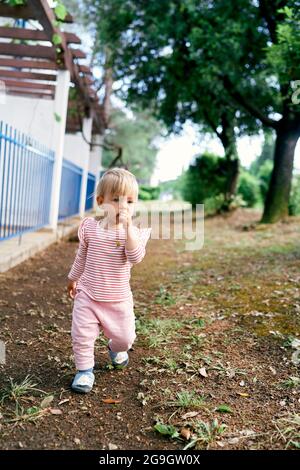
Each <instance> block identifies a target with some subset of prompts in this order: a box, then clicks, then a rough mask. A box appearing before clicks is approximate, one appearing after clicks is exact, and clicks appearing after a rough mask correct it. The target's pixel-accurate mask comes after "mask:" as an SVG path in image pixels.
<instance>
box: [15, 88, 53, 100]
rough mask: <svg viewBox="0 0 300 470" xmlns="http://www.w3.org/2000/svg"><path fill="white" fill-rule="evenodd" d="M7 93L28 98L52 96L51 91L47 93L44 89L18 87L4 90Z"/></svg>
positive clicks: (51, 97)
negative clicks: (21, 88) (22, 88)
mask: <svg viewBox="0 0 300 470" xmlns="http://www.w3.org/2000/svg"><path fill="white" fill-rule="evenodd" d="M6 93H7V94H8V95H17V96H27V97H28V98H43V99H44V98H50V99H53V98H54V94H53V93H47V92H46V91H41V92H38V91H31V90H20V89H9V90H7V91H6Z"/></svg>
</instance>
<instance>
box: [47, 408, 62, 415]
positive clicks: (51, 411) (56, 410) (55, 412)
mask: <svg viewBox="0 0 300 470" xmlns="http://www.w3.org/2000/svg"><path fill="white" fill-rule="evenodd" d="M49 411H50V413H51V414H52V415H62V411H61V410H59V409H58V408H49Z"/></svg>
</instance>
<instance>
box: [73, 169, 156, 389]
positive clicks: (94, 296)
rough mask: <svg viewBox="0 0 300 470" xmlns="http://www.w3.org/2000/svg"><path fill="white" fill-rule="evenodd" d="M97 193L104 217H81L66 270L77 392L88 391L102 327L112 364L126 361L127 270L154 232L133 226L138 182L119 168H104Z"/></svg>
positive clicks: (129, 327) (131, 336) (129, 321)
mask: <svg viewBox="0 0 300 470" xmlns="http://www.w3.org/2000/svg"><path fill="white" fill-rule="evenodd" d="M96 191H97V203H98V205H99V206H102V207H103V209H104V212H105V215H104V218H102V219H101V220H97V218H93V217H85V218H84V219H83V220H82V222H81V224H80V226H79V229H78V238H79V248H78V251H77V254H76V257H75V260H74V263H73V265H72V267H71V270H70V272H69V274H68V279H69V282H68V292H69V295H70V297H71V298H72V299H74V304H73V311H72V330H71V336H72V347H73V353H74V357H75V365H76V369H77V373H76V375H75V378H74V380H73V382H72V385H71V388H72V390H74V391H76V392H80V393H88V392H90V391H91V390H92V387H93V384H94V380H95V376H94V373H93V368H94V343H95V340H96V338H97V337H98V335H99V332H100V328H101V329H102V330H103V333H104V335H105V336H106V337H107V338H108V340H109V341H108V351H109V355H110V359H111V362H112V364H113V365H114V366H126V365H127V364H128V362H129V357H128V353H127V351H128V350H129V349H130V348H131V346H132V344H133V342H134V340H135V338H136V334H135V315H134V302H133V294H132V291H131V288H130V283H129V280H130V274H131V268H132V266H133V265H134V264H137V263H139V262H141V261H142V259H143V258H144V256H145V253H146V249H145V247H146V244H147V241H148V239H149V237H150V234H151V230H152V228H138V227H136V226H134V225H133V222H132V216H133V212H134V203H135V202H136V201H137V198H138V184H137V181H136V178H135V176H134V175H133V174H132V173H130V172H129V171H127V170H125V169H122V168H113V169H111V170H107V171H106V172H105V173H104V174H103V176H102V177H101V179H100V181H99V183H98V185H97V190H96Z"/></svg>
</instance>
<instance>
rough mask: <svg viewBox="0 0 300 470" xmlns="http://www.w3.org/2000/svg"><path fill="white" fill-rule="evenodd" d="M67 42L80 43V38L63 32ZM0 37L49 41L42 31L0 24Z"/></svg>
mask: <svg viewBox="0 0 300 470" xmlns="http://www.w3.org/2000/svg"><path fill="white" fill-rule="evenodd" d="M63 34H64V36H65V38H66V42H67V43H68V44H81V40H80V38H79V37H78V36H77V35H76V34H74V33H66V32H64V33H63ZM0 37H1V38H10V39H24V40H30V41H49V37H48V36H47V34H46V33H45V32H44V31H39V30H37V29H26V28H14V27H11V28H10V27H7V26H0Z"/></svg>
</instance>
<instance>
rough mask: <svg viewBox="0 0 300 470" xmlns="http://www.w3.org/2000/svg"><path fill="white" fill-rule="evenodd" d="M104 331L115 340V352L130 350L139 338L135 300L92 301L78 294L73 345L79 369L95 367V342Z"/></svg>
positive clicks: (74, 312)
mask: <svg viewBox="0 0 300 470" xmlns="http://www.w3.org/2000/svg"><path fill="white" fill-rule="evenodd" d="M100 328H102V330H103V333H104V335H105V336H106V337H107V338H109V339H111V340H112V341H111V343H110V347H111V350H112V351H113V352H120V351H128V349H130V348H131V346H132V344H133V342H134V340H135V338H136V334H135V315H134V309H133V298H132V297H131V298H129V300H122V301H119V302H104V301H103V302H102V301H95V300H93V299H91V298H90V297H89V296H88V295H87V294H86V293H85V292H84V291H82V290H80V291H79V292H77V294H76V295H75V299H74V305H73V312H72V330H71V335H72V345H73V353H74V357H75V365H76V368H77V369H78V370H85V369H90V368H91V367H94V364H95V362H94V343H95V340H96V339H97V337H98V335H99V333H100Z"/></svg>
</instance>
